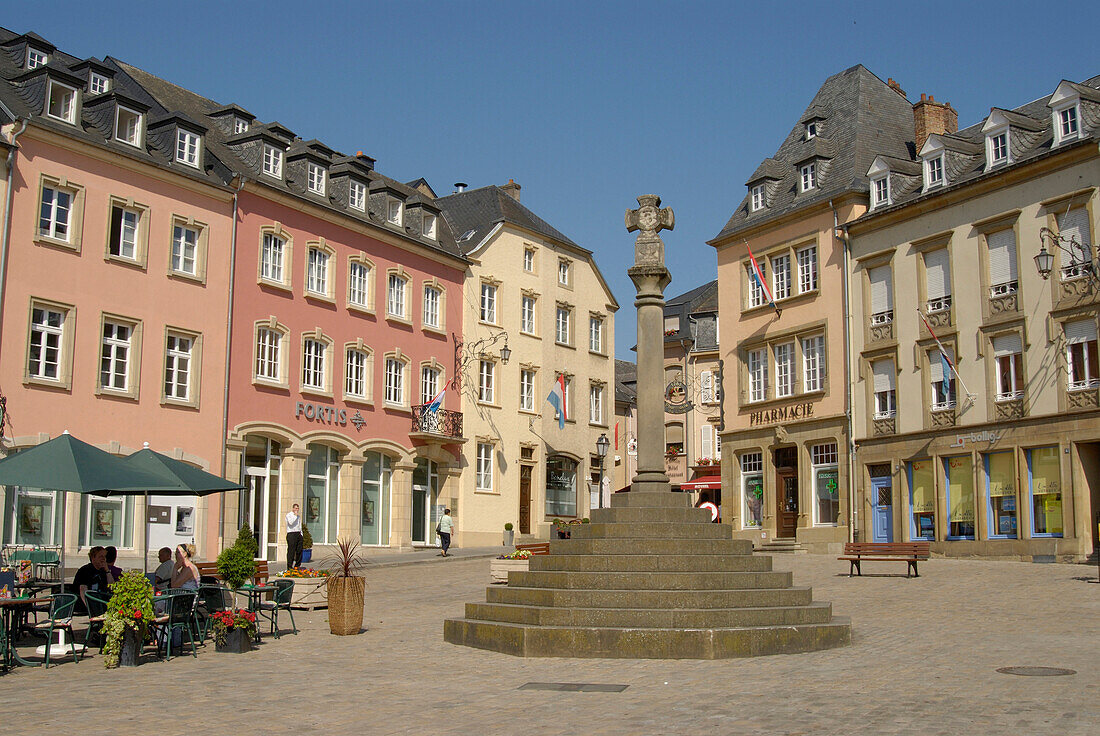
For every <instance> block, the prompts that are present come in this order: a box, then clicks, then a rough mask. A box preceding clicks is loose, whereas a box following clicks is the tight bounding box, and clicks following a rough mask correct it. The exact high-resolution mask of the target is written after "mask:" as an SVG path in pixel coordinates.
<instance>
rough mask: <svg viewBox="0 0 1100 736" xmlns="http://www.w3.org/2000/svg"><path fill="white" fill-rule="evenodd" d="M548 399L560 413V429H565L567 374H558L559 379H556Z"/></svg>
mask: <svg viewBox="0 0 1100 736" xmlns="http://www.w3.org/2000/svg"><path fill="white" fill-rule="evenodd" d="M546 400H547V401H549V402H550V406H552V407H554V410H555V411H556V412H557V413H558V429H565V419H566V417H565V376H563V375H561V374H560V373H559V374H558V380H556V381H554V385H553V387H552V388H551V389H550V394H549V395H548V396H547V397H546Z"/></svg>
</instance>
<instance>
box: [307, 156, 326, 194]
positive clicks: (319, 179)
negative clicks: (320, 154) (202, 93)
mask: <svg viewBox="0 0 1100 736" xmlns="http://www.w3.org/2000/svg"><path fill="white" fill-rule="evenodd" d="M327 174H328V172H327V171H326V170H325V167H324V166H321V165H320V164H315V163H313V162H312V161H308V162H306V188H308V189H309V191H311V192H313V193H314V194H317V195H319V196H321V197H323V196H325V178H326V176H327Z"/></svg>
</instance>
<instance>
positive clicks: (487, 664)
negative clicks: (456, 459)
mask: <svg viewBox="0 0 1100 736" xmlns="http://www.w3.org/2000/svg"><path fill="white" fill-rule="evenodd" d="M488 567H489V562H488V561H487V560H485V559H466V560H463V559H455V560H453V561H447V562H446V563H445V564H426V565H419V564H418V565H407V566H400V567H381V568H373V569H370V570H369V571H368V572H367V573H366V575H367V583H368V586H369V587H368V589H367V597H368V598H367V606H366V610H367V614H366V619H365V623H366V625H367V626H369V630H368V631H365V632H363V633H362V634H360V635H359V636H357V637H349V638H338V637H333V636H331V635H330V634H329V633H328V629H327V624H326V618H325V612H324V611H316V612H312V613H307V612H301V613H298V614H297V616H296V618H297V621H298V625H299V626H300V627H301V629H302V632H301V633H300V634H299V635H298V636H286V637H284V638H282V639H279V640H278V641H276V640H273V639H270V638H267V637H265V639H264V643H263V644H262V646H261V647H260V648H259V650H258V651H255V652H253V653H251V654H247V655H230V654H221V653H217V652H214V651H213V647H212V646H208V647H207V648H206V649H205V650H203V651H200V653H199V657H198V658H197V659H193V658H191V657H181V658H179V659H174V660H173V661H171V662H147V663H145V664H143V665H142V666H140V667H138V668H136V669H128V670H117V671H111V672H107V671H105V670H104V669H103V668H102V662H101V660H100V659H99V658H98V657H91V658H89V659H86V660H83V661H82V662H80V663H79V664H73V663H72V662H65V663H64V664H62V665H60V666H57V667H54V668H51V669H50V670H48V671H47V670H43V669H42V668H36V669H30V668H21V669H17V670H15V671H13V672H11V673H8V674H5V675H0V714H3V715H0V733H7V732H13V731H15V727H16V726H17V725H18V724H22V726H23V727H24V728H20V729H19V730H20V731H23V730H25V727H31V726H33V725H34V724H40V725H42V726H47V727H48V728H50V730H51V731H52V732H60V733H75V734H80V736H84V735H85V734H99V733H111V734H129V733H157V734H158V735H160V734H175V733H181V734H182V733H188V734H190V733H194V732H196V731H197V730H201V731H202V732H205V733H222V732H224V733H243V734H253V733H264V734H277V733H299V734H308V733H318V732H327V733H341V732H344V733H357V734H406V733H408V734H432V736H434V735H435V734H478V735H479V736H493V735H495V734H513V733H533V734H704V733H706V734H735V733H737V734H739V733H769V734H857V733H859V734H895V733H897V734H901V733H905V734H912V733H921V734H952V735H954V734H992V733H1027V734H1041V733H1050V734H1096V733H1098V732H1100V685H1098V684H1097V678H1098V675H1100V672H1098V668H1100V585H1098V584H1096V583H1091V584H1090V583H1088V582H1085V581H1086V579H1090V578H1091V579H1093V580H1095V579H1096V568H1095V567H1087V566H1083V565H1061V564H1059V565H1037V564H1031V563H1013V562H987V561H974V560H942V559H934V560H931V561H929V562H927V563H922V565H921V573H922V574H921V577H920V578H915V579H911V580H907V579H906V578H905V577H904V574H901V573H903V570H902V569H901V568H902V565H901V564H900V563H878V564H877V565H874V566H870V565H869V566H868V568H869V570H868V571H869V572H871V571H873V572H875V573H882V574H881V575H873V576H871V575H868V576H864V577H863V578H854V579H849V578H848V577H847V575H846V574H845V571H846V566H845V565H844V563H842V562H839V561H837V560H836V559H835V558H834V557H828V556H815V555H802V556H778V557H776V559H775V567H776V569H783V570H788V569H789V570H793V571H794V578H795V584H810V585H813V587H814V597H815V599H818V600H827V601H831V602H832V603H833V607H834V612H835V613H837V614H839V615H844V616H850V617H851V619H852V626H853V641H852V645H851V646H849V647H845V648H841V649H836V650H831V651H826V652H815V653H810V654H800V655H779V656H771V657H761V658H757V659H739V660H723V661H711V662H700V661H652V660H639V661H624V660H587V659H586V660H568V659H531V660H524V659H519V658H514V657H510V656H507V655H503V654H496V653H493V652H486V651H480V650H475V649H468V648H464V647H458V646H454V645H451V644H447V643H445V642H444V641H443V636H442V634H443V619H444V618H447V617H454V616H459V615H461V614H462V611H463V604H464V603H465V602H467V601H477V600H484V595H485V592H484V589H485V586H486V584H487V582H488ZM891 573H899V575H892V574H891ZM1019 665H1042V666H1054V667H1065V668H1069V669H1073V670H1076V671H1077V674H1075V675H1072V676H1068V677H1018V676H1010V675H1004V674H999V673H997V672H996V669H997V668H999V667H1006V666H1019ZM527 682H552V683H557V682H568V683H601V684H622V685H628V686H629V687H628V688H627V689H626V690H625V691H623V692H620V693H607V692H553V691H540V690H518V689H517V688H518V687H519V686H520V685H522V684H524V683H527ZM24 714H25V715H24Z"/></svg>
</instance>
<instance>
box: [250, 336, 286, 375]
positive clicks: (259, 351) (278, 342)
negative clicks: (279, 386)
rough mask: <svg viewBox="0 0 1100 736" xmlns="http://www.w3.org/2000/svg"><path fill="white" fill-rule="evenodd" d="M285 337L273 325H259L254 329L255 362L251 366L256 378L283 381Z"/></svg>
mask: <svg viewBox="0 0 1100 736" xmlns="http://www.w3.org/2000/svg"><path fill="white" fill-rule="evenodd" d="M285 337H286V336H285V335H284V333H283V332H281V331H280V330H277V329H275V328H274V327H259V328H258V329H257V330H256V337H255V343H256V364H255V366H254V367H253V373H254V375H255V377H256V380H259V381H269V382H273V383H282V382H283V363H282V350H283V340H284V338H285Z"/></svg>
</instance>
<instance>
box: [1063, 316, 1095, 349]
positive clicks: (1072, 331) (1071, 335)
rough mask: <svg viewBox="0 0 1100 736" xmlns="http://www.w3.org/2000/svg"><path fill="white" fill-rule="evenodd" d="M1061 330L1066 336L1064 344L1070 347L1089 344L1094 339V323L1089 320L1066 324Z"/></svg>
mask: <svg viewBox="0 0 1100 736" xmlns="http://www.w3.org/2000/svg"><path fill="white" fill-rule="evenodd" d="M1062 330H1063V331H1064V332H1065V334H1066V342H1067V343H1069V344H1070V345H1074V344H1076V343H1081V342H1091V341H1093V340H1095V339H1096V322H1095V321H1094V320H1091V319H1081V320H1077V321H1076V322H1066V323H1065V325H1064V326H1063V327H1062Z"/></svg>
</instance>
